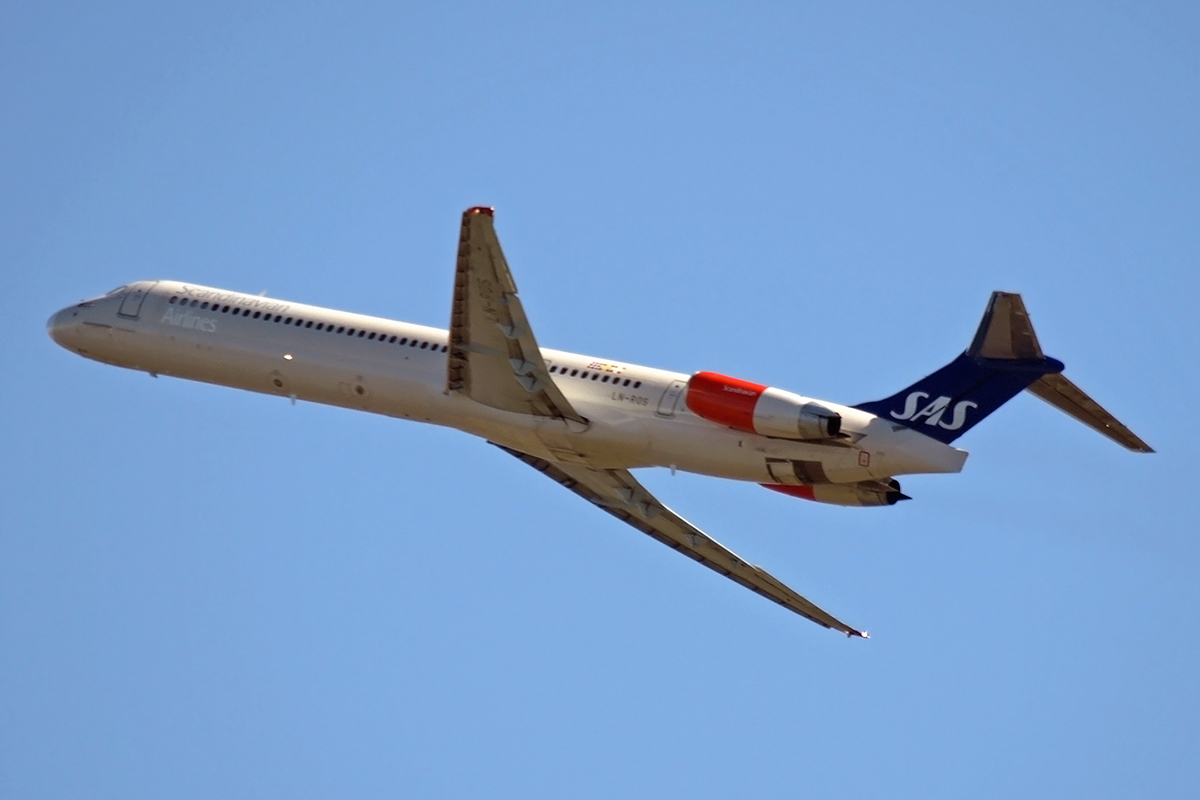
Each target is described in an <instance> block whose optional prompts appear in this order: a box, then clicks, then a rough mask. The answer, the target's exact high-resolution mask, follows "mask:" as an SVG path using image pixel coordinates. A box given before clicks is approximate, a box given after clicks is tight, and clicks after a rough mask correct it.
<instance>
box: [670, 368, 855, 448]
mask: <svg viewBox="0 0 1200 800" xmlns="http://www.w3.org/2000/svg"><path fill="white" fill-rule="evenodd" d="M686 399H687V407H688V408H689V409H691V410H692V413H694V414H695V415H696V416H699V417H703V418H704V419H706V420H709V421H710V422H716V423H718V424H720V425H726V426H728V427H730V428H733V429H734V430H739V431H745V432H746V433H757V434H761V435H763V436H775V437H778V438H781V439H832V438H835V437H836V436H837V435H838V433H840V432H841V430H842V417H841V415H840V414H838V413H837V412H836V411H831V410H830V409H828V408H826V407H825V406H823V405H821V404H820V403H817V402H815V401H813V400H809V399H808V398H807V397H801V396H800V395H798V394H792V393H791V392H785V391H783V390H782V389H774V388H772V387H769V386H763V385H761V384H758V383H750V382H749V381H743V380H739V379H737V378H730V377H729V376H727V375H718V374H717V373H715V372H697V373H696V374H695V375H693V376H692V377H691V379H689V380H688V384H687V398H686Z"/></svg>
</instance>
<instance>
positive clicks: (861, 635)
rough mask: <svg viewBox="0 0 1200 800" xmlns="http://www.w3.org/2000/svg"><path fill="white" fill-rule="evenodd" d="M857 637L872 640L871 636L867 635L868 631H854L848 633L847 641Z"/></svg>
mask: <svg viewBox="0 0 1200 800" xmlns="http://www.w3.org/2000/svg"><path fill="white" fill-rule="evenodd" d="M855 636H857V637H859V638H860V639H870V638H871V634H869V633H867V632H866V631H854V630H850V631H846V638H847V639H851V638H853V637H855Z"/></svg>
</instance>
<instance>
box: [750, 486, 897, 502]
mask: <svg viewBox="0 0 1200 800" xmlns="http://www.w3.org/2000/svg"><path fill="white" fill-rule="evenodd" d="M762 486H763V487H765V488H767V489H770V490H771V491H773V492H779V493H780V494H786V495H788V496H790V497H799V498H801V499H802V500H813V501H815V502H818V503H830V504H832V505H835V506H894V505H896V503H898V502H900V501H901V500H910V499H912V498H910V497H909V496H908V495H906V494H903V493H902V492H901V491H900V482H899V481H897V480H890V481H888V482H887V484H885V485H880V484H879V483H878V482H877V481H864V482H862V483H814V484H812V485H802V486H783V485H779V484H771V483H764V484H762Z"/></svg>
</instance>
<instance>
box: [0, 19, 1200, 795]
mask: <svg viewBox="0 0 1200 800" xmlns="http://www.w3.org/2000/svg"><path fill="white" fill-rule="evenodd" d="M102 5H103V8H100V7H98V6H97V4H90V3H56V4H53V5H52V6H51V5H50V4H42V5H25V6H23V7H18V5H14V4H10V6H8V7H6V8H5V9H4V10H3V11H0V109H2V110H0V181H2V183H0V186H2V187H3V188H2V190H0V264H2V270H3V271H2V273H0V274H2V275H3V280H4V288H5V291H4V292H3V297H2V299H0V304H2V305H0V312H2V313H0V359H2V362H0V364H2V367H3V374H4V375H5V379H4V382H3V392H2V393H0V415H2V418H3V420H4V421H3V423H2V424H0V448H2V452H3V458H2V460H0V500H2V503H3V514H2V519H3V521H2V522H0V795H3V796H4V797H6V798H9V797H11V798H59V797H61V798H68V797H70V798H75V797H91V798H108V797H112V798H129V797H163V796H170V797H181V798H187V797H196V798H209V797H217V796H220V797H289V798H294V797H330V796H354V797H396V796H400V797H446V798H452V797H453V798H457V797H521V798H526V797H581V798H584V797H595V798H610V797H614V796H633V797H689V798H693V797H730V796H748V795H762V796H810V797H828V798H843V797H844V798H861V797H913V798H923V799H924V798H938V797H954V798H958V797H966V796H970V797H1014V796H1021V797H1089V798H1094V797H1130V796H1143V797H1164V798H1165V797H1194V796H1196V792H1197V782H1198V779H1200V759H1197V752H1200V722H1198V719H1200V696H1198V693H1197V688H1196V681H1197V675H1198V673H1200V648H1198V645H1197V641H1196V631H1197V629H1198V627H1200V596H1198V592H1197V588H1198V579H1197V574H1198V568H1200V545H1198V544H1197V527H1198V526H1197V523H1196V514H1195V505H1196V498H1197V493H1198V491H1200V489H1198V488H1197V487H1198V486H1200V481H1198V478H1200V476H1198V475H1197V469H1196V467H1195V458H1196V456H1195V454H1196V452H1197V444H1198V442H1197V438H1198V437H1197V426H1196V424H1195V420H1194V414H1193V406H1194V403H1195V399H1196V397H1197V396H1200V385H1198V380H1200V379H1198V378H1197V370H1196V363H1197V356H1196V353H1197V347H1198V345H1200V336H1198V332H1200V325H1198V323H1197V318H1196V317H1197V312H1196V308H1197V301H1198V300H1200V278H1198V277H1197V270H1196V268H1195V264H1196V261H1197V256H1198V255H1200V226H1198V225H1197V224H1196V219H1197V214H1198V211H1200V204H1198V199H1200V196H1198V187H1200V169H1198V168H1200V163H1198V149H1197V146H1196V145H1197V142H1198V141H1200V112H1198V109H1200V48H1198V47H1197V31H1198V30H1200V13H1198V12H1197V11H1196V9H1195V7H1194V6H1193V5H1192V4H1185V3H1178V4H1163V3H1159V4H1140V3H1139V4H1135V3H1103V4H1095V3H1056V4H1046V3H1019V2H1018V3H1006V4H1003V5H1002V6H998V7H996V8H994V9H991V10H987V9H982V8H978V7H976V8H964V7H963V6H962V5H961V4H952V3H946V4H940V5H939V4H908V5H906V6H905V7H903V8H901V7H898V6H897V5H895V4H885V3H855V4H828V3H807V4H785V3H778V4H745V3H743V4H738V5H737V6H736V7H735V6H734V5H733V4H730V5H713V4H702V3H676V4H668V3H660V4H653V5H652V6H649V7H647V5H646V4H619V3H604V4H594V5H593V6H591V7H579V6H576V7H571V8H563V7H562V6H561V5H559V4H552V3H545V4H536V3H533V4H507V5H506V4H496V3H445V4H436V5H431V6H429V7H418V6H412V5H409V4H396V3H378V4H372V3H337V4H333V3H316V2H306V3H279V4H255V5H248V4H246V3H217V2H212V3H205V4H198V5H197V4H193V5H191V6H180V7H176V8H170V7H164V6H163V4H160V3H123V4H102ZM476 204H488V205H494V206H495V207H496V208H497V226H498V229H499V232H500V236H501V240H502V241H503V243H504V246H505V250H506V253H507V255H508V259H509V261H510V263H511V265H512V267H513V270H514V273H515V275H516V278H517V281H518V283H519V285H520V287H521V291H522V297H523V299H524V303H525V308H526V310H527V311H528V313H529V315H530V317H531V319H532V321H533V323H534V326H535V330H536V332H537V334H538V337H539V339H540V341H541V343H542V344H543V345H546V346H550V347H559V348H566V349H572V350H577V351H581V352H585V353H588V354H593V355H597V356H607V357H610V358H614V359H618V360H623V361H630V362H635V363H644V364H650V365H655V366H662V367H666V368H672V369H678V370H681V371H693V370H700V369H707V370H714V371H719V372H726V373H729V374H733V375H737V376H740V377H744V378H748V379H751V380H756V381H760V382H764V383H770V384H773V385H778V386H782V387H785V388H788V389H791V390H794V391H798V392H802V393H804V394H808V395H815V396H818V397H826V398H829V399H833V400H838V401H842V402H848V403H853V402H860V401H863V400H870V399H876V398H878V397H882V396H886V395H888V394H891V393H892V392H894V391H896V390H898V389H899V388H901V387H903V386H905V385H907V384H909V383H911V382H912V381H913V380H914V379H916V378H918V377H920V376H921V375H924V374H926V373H928V372H930V371H932V370H933V369H935V368H936V367H939V366H941V365H942V364H943V363H945V362H946V361H948V360H949V359H950V358H952V357H953V356H954V355H955V354H957V353H958V352H959V351H961V349H962V348H963V347H965V345H966V344H967V343H968V341H969V339H970V336H971V335H972V333H973V332H974V329H975V325H976V324H977V322H978V318H979V316H980V314H981V313H982V311H983V308H984V305H985V303H986V301H987V298H988V295H989V293H990V292H991V291H992V290H994V289H1004V290H1008V291H1020V292H1022V293H1023V295H1024V297H1025V301H1026V304H1027V306H1028V308H1029V310H1030V313H1031V315H1032V318H1033V320H1034V322H1035V324H1036V326H1037V330H1038V333H1039V335H1040V337H1041V341H1042V344H1043V346H1044V347H1045V349H1046V350H1047V352H1048V353H1050V354H1052V355H1054V356H1057V357H1058V358H1061V359H1062V360H1063V361H1065V362H1066V364H1067V374H1068V376H1070V377H1071V378H1072V379H1073V380H1075V381H1076V382H1077V383H1078V384H1079V385H1080V386H1082V387H1083V388H1084V389H1085V390H1086V391H1088V392H1089V393H1091V394H1092V395H1093V396H1094V397H1095V398H1096V399H1098V400H1099V401H1100V402H1101V403H1103V404H1104V405H1106V406H1107V407H1108V408H1109V409H1110V410H1112V411H1113V412H1114V413H1115V414H1116V415H1117V416H1118V417H1120V418H1121V419H1123V420H1124V421H1125V422H1126V423H1128V424H1129V425H1130V426H1131V427H1132V428H1133V429H1134V430H1135V431H1136V432H1138V433H1139V434H1140V435H1142V436H1143V437H1144V438H1145V439H1146V440H1147V441H1148V442H1150V443H1151V444H1152V445H1153V446H1155V447H1156V448H1158V450H1159V452H1158V454H1156V455H1152V456H1137V455H1133V454H1130V453H1128V452H1126V451H1124V450H1122V449H1121V448H1119V447H1117V446H1116V445H1114V444H1112V443H1111V442H1109V441H1107V440H1105V439H1103V438H1101V437H1099V436H1097V435H1096V434H1095V433H1093V432H1091V431H1090V430H1088V429H1086V428H1084V427H1083V426H1081V425H1078V424H1076V423H1074V422H1072V421H1071V420H1070V419H1068V418H1067V417H1065V416H1063V415H1062V414H1060V413H1059V412H1057V411H1055V410H1054V409H1052V408H1050V407H1049V406H1046V405H1044V404H1042V403H1040V402H1039V401H1038V400H1036V399H1034V398H1032V397H1027V396H1022V397H1019V398H1017V399H1016V400H1015V401H1013V402H1012V403H1011V404H1010V405H1008V406H1006V407H1005V408H1004V409H1003V410H1002V411H1000V412H999V413H997V414H996V415H995V416H994V417H993V418H992V419H990V420H989V421H988V423H987V424H985V425H982V426H980V427H979V428H976V429H975V430H973V431H971V432H970V433H969V434H968V435H967V436H965V437H964V438H963V439H962V440H960V444H961V445H962V446H963V447H965V448H967V449H969V450H970V451H971V452H972V457H971V459H970V460H969V461H968V464H967V469H966V471H965V472H964V473H963V474H962V475H960V476H940V477H933V476H930V477H910V478H907V479H905V480H904V486H905V489H906V491H907V492H908V493H909V494H911V495H913V496H914V497H915V498H916V499H915V501H914V502H911V503H905V504H902V505H900V506H897V507H895V508H891V509H843V508H835V507H824V506H819V505H817V504H812V503H805V502H802V501H799V500H795V499H791V498H787V497H783V496H781V495H776V494H774V493H770V492H766V491H763V490H762V489H760V488H758V487H756V486H753V485H739V484H735V483H725V482H721V481H717V480H713V479H706V478H700V477H695V476H688V475H682V474H681V475H678V476H675V477H671V476H669V475H667V474H665V473H664V474H658V473H649V474H645V475H644V476H643V477H644V480H645V482H646V483H647V485H648V486H650V488H651V489H653V490H654V491H656V492H657V493H658V494H659V495H660V496H661V497H662V499H663V500H664V501H665V502H666V503H668V504H669V505H671V506H673V507H674V508H676V509H677V510H678V511H680V512H681V513H682V514H684V515H685V516H686V517H688V518H689V519H691V520H692V521H694V522H695V523H696V524H698V525H699V526H701V527H702V528H704V529H706V530H707V531H709V532H710V533H712V534H713V535H714V536H715V537H716V538H718V539H719V540H721V541H722V542H724V543H725V544H727V545H729V546H730V547H732V548H733V549H734V550H736V551H737V552H739V553H741V554H742V555H744V556H746V557H747V558H748V559H750V560H752V561H754V562H756V563H760V564H762V565H764V566H766V567H767V568H769V569H770V570H771V571H772V572H774V573H775V574H776V575H778V576H779V577H781V578H782V579H784V580H786V581H788V582H789V583H790V584H792V585H793V586H795V587H796V588H797V589H798V590H800V591H801V592H802V593H804V594H805V595H807V596H808V597H810V598H811V599H813V600H814V601H815V602H817V603H818V604H820V605H821V606H823V607H825V608H827V609H829V610H830V611H831V612H833V613H835V614H836V615H838V616H839V617H841V618H843V619H845V620H846V621H847V622H849V623H850V624H852V625H856V626H860V627H864V628H867V629H868V630H870V631H871V632H872V639H871V640H870V641H869V642H862V641H847V640H846V639H845V638H843V637H840V636H838V635H835V634H833V633H831V632H829V631H826V630H823V629H821V628H819V627H817V626H815V625H812V624H809V623H807V622H805V621H804V620H801V619H799V618H797V617H795V616H793V615H791V614H788V613H787V612H786V611H783V610H782V609H780V608H778V607H776V606H774V605H772V604H770V603H767V602H766V601H764V600H762V599H761V598H759V597H757V596H755V595H753V594H751V593H749V592H746V591H745V590H743V589H741V588H739V587H737V586H735V585H733V584H731V583H729V582H728V581H725V580H723V579H720V578H719V577H717V576H715V575H713V574H712V573H710V572H708V571H707V570H704V569H702V568H700V567H698V566H697V565H695V564H693V563H691V562H689V561H687V560H686V559H683V558H680V557H679V556H678V555H676V554H674V553H672V552H670V551H669V550H667V549H666V548H664V547H662V546H661V545H659V544H657V543H655V542H653V541H651V540H649V539H647V538H646V537H644V536H642V535H641V534H638V533H637V532H635V531H633V530H632V529H627V528H625V527H624V526H622V525H620V524H619V523H618V522H617V521H615V520H613V519H612V518H610V517H608V516H607V515H605V514H602V513H599V512H597V511H596V510H595V509H593V508H591V507H590V506H588V505H587V504H585V503H584V502H583V501H582V500H580V499H579V498H577V497H575V496H574V495H572V494H570V493H569V492H566V491H564V490H563V489H562V488H560V487H558V486H556V485H554V484H553V483H551V482H550V481H547V480H546V479H545V478H544V477H542V476H541V475H538V474H537V473H535V472H534V471H532V470H530V469H528V468H526V467H524V466H522V465H521V464H519V463H517V462H516V461H515V460H514V459H512V458H510V457H509V456H506V455H505V454H503V453H501V452H499V451H497V450H496V449H494V448H491V447H488V446H487V445H486V444H484V443H483V442H480V441H476V440H472V439H470V438H468V437H466V436H465V435H462V434H459V433H455V432H452V431H447V430H441V429H434V428H426V427H421V426H419V425H415V424H411V423H403V422H399V421H395V420H389V419H385V418H376V417H371V416H367V415H363V414H356V413H352V412H348V411H343V410H338V409H330V408H323V407H318V406H314V405H308V404H303V403H301V404H298V405H297V406H295V407H291V406H289V405H288V404H287V402H286V401H283V400H280V399H278V398H271V397H264V396H257V395H252V394H249V393H241V392H237V391H233V390H229V389H222V388H217V387H211V386H205V385H201V384H192V383H187V382H183V381H178V380H173V379H166V378H164V379H160V380H152V379H150V378H149V377H147V376H146V375H144V374H138V373H133V372H126V371H122V370H117V369H113V368H110V367H105V366H101V365H99V364H96V363H93V362H89V361H85V360H83V359H80V358H78V357H77V356H74V355H72V354H70V353H68V352H66V351H64V350H62V349H59V348H58V347H56V346H55V345H54V344H53V342H51V341H50V339H49V338H48V337H47V336H46V335H45V329H44V325H45V321H46V319H47V317H49V315H50V314H51V313H52V312H53V311H54V310H56V309H57V308H59V307H61V306H63V305H66V304H68V303H70V302H74V301H76V300H78V299H80V298H82V297H85V296H89V295H94V294H97V293H100V292H103V291H106V290H108V289H110V288H112V287H113V286H116V285H119V284H122V283H126V282H129V281H132V280H135V279H140V278H176V279H183V280H188V281H192V282H196V283H203V284H209V285H215V286H220V287H225V288H230V289H237V290H242V291H247V292H259V291H261V290H264V289H265V290H267V291H269V292H270V294H271V295H272V296H276V297H282V298H286V299H291V300H296V301H301V302H310V303H317V304H323V305H328V306H332V307H336V308H344V309H348V310H353V311H360V312H366V313H371V314H377V315H382V316H387V317H394V318H399V319H404V320H410V321H415V322H420V323H425V324H432V325H438V326H440V327H441V326H444V325H445V324H446V321H447V320H448V317H449V297H450V288H451V272H452V269H453V258H454V250H455V236H456V233H457V227H458V221H459V214H460V212H461V211H462V209H463V208H465V207H467V206H470V205H476Z"/></svg>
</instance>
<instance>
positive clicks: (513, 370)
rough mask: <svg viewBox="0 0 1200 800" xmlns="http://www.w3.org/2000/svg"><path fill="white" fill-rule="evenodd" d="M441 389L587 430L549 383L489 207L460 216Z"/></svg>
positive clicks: (469, 210)
mask: <svg viewBox="0 0 1200 800" xmlns="http://www.w3.org/2000/svg"><path fill="white" fill-rule="evenodd" d="M446 389H447V391H451V392H461V393H463V394H465V395H467V396H468V397H470V398H471V399H472V400H474V401H476V402H478V403H482V404H484V405H487V406H491V407H492V408H499V409H502V410H504V411H512V412H515V413H518V414H531V415H534V416H540V417H551V418H556V419H563V420H571V421H573V422H577V423H581V424H587V420H585V419H584V418H583V417H582V416H580V415H579V414H578V413H577V412H576V411H575V409H574V408H572V407H571V404H570V402H568V400H567V398H566V397H564V396H563V394H562V392H561V391H560V390H559V388H558V387H557V386H556V385H555V384H554V381H553V380H551V378H550V372H549V370H548V369H547V368H546V362H545V361H544V360H543V359H542V354H541V350H539V349H538V344H537V340H535V339H534V337H533V330H532V329H531V328H530V327H529V320H528V319H526V317H525V309H524V308H522V306H521V301H520V300H519V299H518V298H517V285H516V283H515V282H514V281H513V277H512V273H511V272H509V269H508V262H507V261H505V259H504V253H503V251H501V249H500V240H499V238H497V236H496V229H495V227H494V225H493V219H492V210H491V209H490V208H470V209H467V210H466V211H465V212H463V218H462V228H461V229H460V233H459V240H458V259H457V262H456V264H455V271H454V303H453V306H452V308H451V312H450V351H449V358H448V361H447V368H446Z"/></svg>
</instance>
